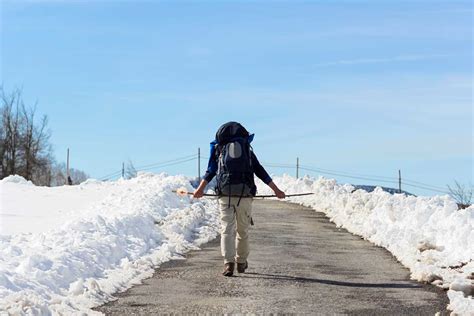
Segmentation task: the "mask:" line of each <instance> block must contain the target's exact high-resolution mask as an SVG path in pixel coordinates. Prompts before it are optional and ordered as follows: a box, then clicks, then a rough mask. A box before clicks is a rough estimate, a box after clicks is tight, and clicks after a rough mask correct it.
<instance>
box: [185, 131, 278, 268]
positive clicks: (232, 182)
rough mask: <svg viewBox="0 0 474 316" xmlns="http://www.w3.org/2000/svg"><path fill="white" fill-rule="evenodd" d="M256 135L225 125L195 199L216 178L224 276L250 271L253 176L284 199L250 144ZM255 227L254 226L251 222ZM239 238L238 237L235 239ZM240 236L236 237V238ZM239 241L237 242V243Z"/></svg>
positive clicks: (196, 191) (217, 137)
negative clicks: (249, 232) (248, 269)
mask: <svg viewBox="0 0 474 316" xmlns="http://www.w3.org/2000/svg"><path fill="white" fill-rule="evenodd" d="M253 137H254V134H249V132H248V131H247V130H246V129H245V127H243V126H242V125H241V124H239V123H237V122H228V123H226V124H224V125H222V126H221V127H220V128H219V129H218V131H217V133H216V139H215V140H214V141H213V142H212V143H211V154H210V158H209V163H208V167H207V171H206V174H205V175H204V177H203V179H202V180H201V183H200V184H199V187H198V188H197V189H196V190H195V191H194V193H193V195H194V197H195V198H201V197H202V196H203V194H204V189H205V188H206V185H207V184H208V183H209V182H210V181H211V180H212V179H213V178H214V176H216V175H217V178H216V180H217V186H216V191H217V195H218V196H219V207H220V214H221V226H222V228H221V252H222V256H223V257H224V271H223V273H222V274H223V275H224V276H232V275H233V274H234V268H235V263H236V262H237V272H238V273H244V272H245V269H247V268H248V262H247V257H248V255H249V242H248V230H249V225H250V224H251V223H252V217H251V215H252V198H253V197H254V196H255V195H256V193H257V187H256V186H255V182H254V174H255V175H256V176H257V177H259V178H260V179H261V180H262V181H263V182H264V183H265V184H267V185H268V186H269V187H270V188H271V189H272V190H273V191H274V192H275V195H276V196H277V197H278V198H279V199H284V198H285V193H284V192H283V191H281V190H280V189H279V188H278V187H277V186H276V185H275V183H273V181H272V178H271V177H270V176H269V175H268V173H267V172H266V171H265V169H264V168H263V167H262V165H261V164H260V163H259V162H258V159H257V156H255V154H254V152H253V150H252V148H251V146H250V143H251V142H252V140H253ZM252 224H253V223H252ZM236 235H237V236H236ZM236 237H237V238H236ZM236 239H237V240H236Z"/></svg>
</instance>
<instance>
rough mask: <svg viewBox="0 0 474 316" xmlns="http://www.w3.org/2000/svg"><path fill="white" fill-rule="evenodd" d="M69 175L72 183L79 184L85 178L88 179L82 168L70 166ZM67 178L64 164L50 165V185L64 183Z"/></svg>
mask: <svg viewBox="0 0 474 316" xmlns="http://www.w3.org/2000/svg"><path fill="white" fill-rule="evenodd" d="M69 175H70V177H71V180H72V184H80V183H82V182H84V181H86V180H87V179H89V175H88V174H87V173H85V172H84V171H82V170H78V169H74V168H70V169H69ZM66 178H67V171H66V164H65V163H59V164H54V165H53V166H52V171H51V186H61V185H64V184H65V183H66V180H67V179H66Z"/></svg>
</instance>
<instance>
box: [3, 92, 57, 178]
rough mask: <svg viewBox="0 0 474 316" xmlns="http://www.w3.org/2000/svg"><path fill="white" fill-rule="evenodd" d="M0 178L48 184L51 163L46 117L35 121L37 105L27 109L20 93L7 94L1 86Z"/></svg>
mask: <svg viewBox="0 0 474 316" xmlns="http://www.w3.org/2000/svg"><path fill="white" fill-rule="evenodd" d="M0 102H1V104H0V113H1V122H0V127H1V129H0V170H1V174H0V179H3V178H5V177H7V176H9V175H14V174H18V175H20V176H22V177H24V178H26V179H27V180H31V181H33V183H35V184H38V185H49V184H50V182H51V181H50V180H51V173H50V171H51V165H52V163H53V158H52V150H51V145H50V143H49V138H50V133H49V131H48V129H47V126H48V118H47V117H46V116H43V117H42V119H41V120H39V122H38V121H37V120H36V118H35V113H36V106H35V107H32V108H30V107H27V106H25V104H24V102H23V97H22V91H21V90H19V89H16V90H14V91H13V93H11V94H7V93H6V92H5V90H4V89H3V87H0Z"/></svg>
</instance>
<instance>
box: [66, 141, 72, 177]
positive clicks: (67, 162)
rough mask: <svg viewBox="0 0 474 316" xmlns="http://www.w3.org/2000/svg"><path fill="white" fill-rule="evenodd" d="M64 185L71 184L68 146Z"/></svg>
mask: <svg viewBox="0 0 474 316" xmlns="http://www.w3.org/2000/svg"><path fill="white" fill-rule="evenodd" d="M66 185H72V179H71V172H70V171H69V148H68V149H67V158H66Z"/></svg>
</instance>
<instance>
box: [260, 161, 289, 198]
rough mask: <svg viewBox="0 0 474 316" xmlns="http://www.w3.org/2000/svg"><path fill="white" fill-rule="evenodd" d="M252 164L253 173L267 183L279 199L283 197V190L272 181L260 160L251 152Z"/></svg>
mask: <svg viewBox="0 0 474 316" xmlns="http://www.w3.org/2000/svg"><path fill="white" fill-rule="evenodd" d="M252 166H253V170H254V173H255V175H256V176H257V177H258V178H259V179H260V180H262V181H263V182H264V183H265V184H266V185H268V186H269V187H270V188H271V189H272V190H273V192H275V195H276V196H277V198H279V199H284V198H285V196H286V195H285V192H283V191H282V190H280V189H279V188H278V187H277V185H276V184H275V183H274V182H273V180H272V178H271V177H270V175H269V174H268V172H267V171H266V170H265V168H263V166H262V165H261V164H260V162H259V161H258V159H257V156H255V154H254V153H253V152H252Z"/></svg>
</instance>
